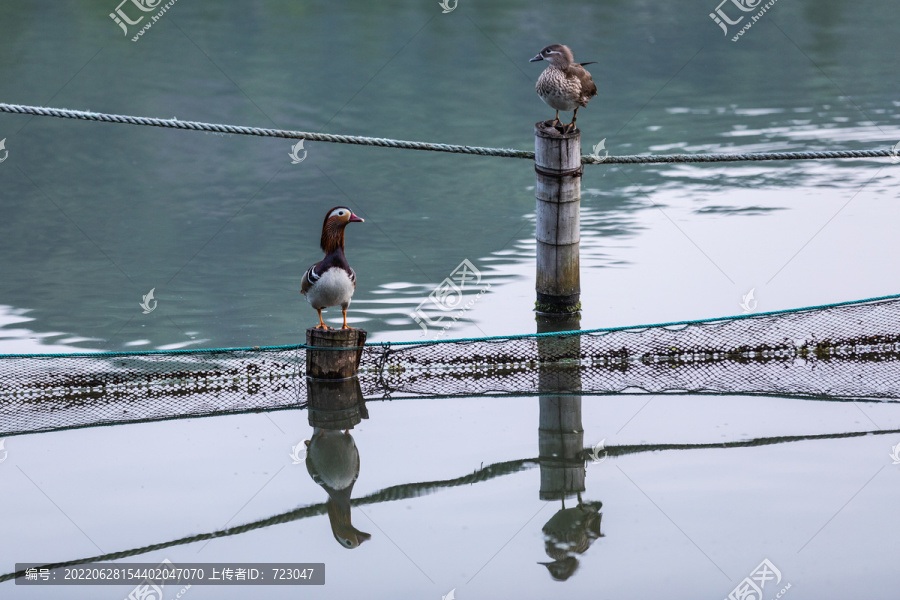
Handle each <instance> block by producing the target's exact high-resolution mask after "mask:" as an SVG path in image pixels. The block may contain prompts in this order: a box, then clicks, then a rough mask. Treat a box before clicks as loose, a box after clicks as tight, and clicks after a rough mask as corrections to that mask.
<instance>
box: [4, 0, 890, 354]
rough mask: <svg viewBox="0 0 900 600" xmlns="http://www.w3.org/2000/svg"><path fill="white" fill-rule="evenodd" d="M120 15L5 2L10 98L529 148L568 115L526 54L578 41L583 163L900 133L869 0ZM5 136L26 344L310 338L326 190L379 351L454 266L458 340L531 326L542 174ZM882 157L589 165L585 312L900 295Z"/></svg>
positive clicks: (39, 132)
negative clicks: (474, 292)
mask: <svg viewBox="0 0 900 600" xmlns="http://www.w3.org/2000/svg"><path fill="white" fill-rule="evenodd" d="M863 7H868V8H863ZM114 8H115V7H112V8H111V7H110V6H107V4H106V3H104V2H87V3H80V4H78V5H68V4H65V5H59V4H57V3H38V2H28V3H24V2H21V3H14V2H13V3H7V4H6V5H5V6H4V8H3V9H2V10H3V18H2V21H0V38H2V40H3V41H2V48H3V52H2V55H0V100H2V101H5V102H12V103H23V104H36V105H51V106H62V107H68V108H79V109H90V110H94V111H105V112H113V113H120V114H135V115H148V116H156V117H166V118H168V117H177V118H179V119H187V120H200V121H208V122H217V123H235V124H245V125H257V126H263V127H278V128H287V129H300V130H312V131H326V132H337V133H352V134H360V135H376V136H384V137H393V138H398V139H413V140H428V141H440V142H447V143H464V144H474V145H485V146H495V147H515V148H525V149H527V148H530V147H532V145H533V138H532V130H531V125H532V123H534V122H535V121H536V120H538V119H543V118H547V117H548V116H552V114H548V113H549V111H548V109H547V107H546V106H544V105H543V103H542V102H541V101H540V99H539V98H538V97H537V96H536V94H535V93H534V91H533V82H534V80H535V79H536V77H537V75H538V73H539V72H540V66H539V65H536V64H529V63H528V59H529V58H530V57H531V56H533V55H534V54H535V52H536V50H539V49H540V47H541V46H542V45H544V44H545V43H549V42H553V41H565V42H567V43H568V44H569V45H570V46H572V48H573V49H574V51H575V52H576V57H577V58H578V59H579V60H585V61H586V60H596V61H599V63H598V64H596V65H591V66H590V69H592V71H593V73H594V78H595V79H596V81H597V82H598V85H599V88H600V95H599V97H597V98H595V99H594V100H593V101H592V102H591V104H590V106H589V107H588V108H587V109H585V110H583V111H582V113H581V120H580V121H579V124H580V125H581V126H582V129H583V132H584V133H583V146H584V151H585V152H586V153H587V152H590V149H591V147H592V146H593V145H594V144H597V143H599V142H600V140H601V139H605V140H606V141H605V145H606V148H607V149H608V150H609V151H610V152H611V153H613V154H623V153H644V152H656V153H665V152H701V151H723V150H747V151H751V150H803V149H839V148H873V147H877V148H885V147H889V146H891V145H893V143H895V142H896V139H900V130H898V127H897V121H896V119H897V117H898V114H897V113H898V107H897V98H898V97H900V95H898V93H897V92H898V90H897V86H898V83H897V78H896V73H895V67H894V64H893V61H892V59H891V53H890V49H891V47H892V45H893V38H894V34H895V31H896V28H895V27H893V26H892V24H893V20H895V19H896V16H895V15H894V13H893V12H892V11H888V10H885V8H884V6H883V5H881V4H877V3H871V4H867V3H863V4H854V5H853V6H851V5H848V4H846V3H841V2H830V1H829V2H812V1H811V0H810V1H800V0H792V1H790V2H784V3H779V4H778V5H776V8H775V9H773V11H772V12H770V13H769V14H768V15H765V16H764V18H763V19H762V20H761V21H760V22H759V23H758V24H757V25H755V26H754V28H753V29H751V30H750V31H748V32H747V33H746V34H745V35H744V36H743V38H741V40H740V41H739V42H737V43H733V42H730V41H728V39H726V38H725V37H724V36H723V35H722V32H721V30H720V29H719V28H718V27H717V26H716V25H715V24H714V23H713V22H712V20H711V19H710V18H709V17H708V16H707V15H708V13H709V12H711V11H712V9H713V8H715V7H712V8H710V7H709V6H707V5H706V3H704V2H699V1H698V2H689V3H681V4H678V5H677V6H676V5H670V4H663V3H644V2H632V3H625V2H598V3H572V2H563V3H554V4H553V6H552V8H550V7H549V6H545V5H544V4H541V3H537V2H529V3H521V2H516V3H513V2H506V3H504V2H497V3H491V4H484V3H479V4H467V3H465V2H463V3H462V4H461V5H459V7H458V8H457V9H456V10H455V11H454V12H452V13H449V14H441V12H440V7H438V6H437V5H436V2H422V3H380V2H379V3H372V2H360V3H349V4H346V5H341V6H340V7H336V6H332V5H328V4H326V3H297V2H267V3H258V4H253V5H251V6H246V7H240V8H228V7H219V6H214V5H211V4H209V3H198V2H179V3H176V4H175V5H174V6H173V7H172V8H171V9H170V10H169V12H168V13H167V14H166V15H164V18H163V19H161V20H160V21H159V22H158V23H157V24H155V25H154V26H153V27H152V28H151V29H150V30H148V31H147V32H146V33H145V35H144V36H142V37H141V38H140V39H139V41H138V42H131V41H130V38H126V37H125V36H124V35H123V33H122V30H121V29H119V28H118V27H117V26H116V25H115V23H114V22H113V21H112V20H111V19H110V18H109V17H108V13H109V12H112V10H113V9H114ZM435 9H437V10H435ZM769 17H771V18H769ZM132 29H136V28H132ZM0 136H2V137H5V138H6V148H7V149H8V151H9V157H8V159H7V160H6V161H5V162H4V163H2V164H0V256H2V257H3V261H2V264H0V281H2V288H0V304H2V305H4V306H6V307H7V308H5V309H4V311H5V313H6V317H4V323H7V325H6V327H4V328H3V329H0V332H2V333H0V336H2V337H0V340H2V342H3V343H2V345H0V349H3V350H6V351H8V352H15V351H24V350H32V351H37V350H40V349H41V347H42V346H43V347H44V349H45V350H47V349H49V350H56V349H59V348H60V346H66V347H75V348H85V349H90V348H95V349H108V350H115V349H150V348H159V347H172V346H186V347H222V346H243V345H266V344H287V343H294V342H296V341H298V339H300V338H302V335H303V334H302V332H303V330H304V329H305V328H306V327H307V326H308V325H310V324H312V323H313V322H314V319H315V313H314V312H313V311H312V310H311V309H310V308H309V306H308V305H307V304H306V302H305V301H304V300H303V298H302V297H301V296H299V294H298V291H299V278H300V276H301V275H302V273H303V270H304V269H305V268H306V267H307V266H308V265H309V264H311V263H312V262H314V261H316V260H318V259H319V256H320V253H319V249H318V236H319V229H320V227H321V221H322V218H323V216H324V214H325V212H326V211H327V210H328V209H329V208H330V207H332V206H334V205H338V204H346V205H348V206H350V207H351V208H353V210H355V211H357V212H358V213H359V214H360V215H362V216H363V217H365V219H366V223H365V224H364V225H361V226H354V227H353V228H352V229H351V230H350V231H349V233H348V240H347V254H348V256H349V258H350V261H351V264H352V265H353V266H354V268H355V269H356V271H357V272H358V274H359V287H358V289H357V292H356V296H355V298H354V305H353V308H352V310H351V318H352V320H353V322H354V323H356V324H358V325H360V326H363V327H365V328H367V329H368V330H369V331H370V333H371V335H372V337H373V339H423V337H424V336H423V334H422V333H421V331H420V330H419V328H418V327H417V326H416V325H415V323H414V322H413V320H412V319H411V318H410V317H409V313H410V312H411V311H412V310H413V309H415V307H416V306H417V305H418V304H419V302H421V301H422V300H424V299H425V298H426V297H427V296H428V294H429V293H430V291H431V289H432V288H433V287H434V286H435V285H436V284H437V283H439V282H440V281H441V280H443V278H445V277H447V276H448V275H449V274H450V273H451V272H452V271H453V269H454V268H455V267H456V266H457V265H458V264H459V263H460V262H461V261H462V260H463V259H469V260H470V261H471V262H472V263H473V264H474V265H476V266H477V267H478V268H479V269H481V270H482V271H483V273H484V275H485V276H486V281H487V282H490V283H491V284H492V285H491V289H490V292H489V293H488V294H486V295H485V296H484V297H482V298H480V299H479V301H478V303H477V305H476V306H474V307H473V308H472V309H470V310H469V311H468V312H467V314H466V315H465V317H464V318H463V319H462V320H461V321H459V322H457V323H456V324H455V325H454V326H453V327H452V328H451V329H450V330H449V331H448V332H447V334H446V337H457V336H464V335H481V334H482V333H488V334H492V335H494V334H504V333H526V332H530V331H533V320H532V314H531V308H532V302H533V291H532V290H533V287H532V286H533V260H534V258H533V242H532V240H533V235H534V224H533V223H534V221H533V212H534V208H533V206H534V198H533V190H532V189H531V187H530V186H532V185H533V183H534V181H533V172H532V169H531V165H530V164H529V162H528V161H520V160H513V159H501V158H480V157H464V156H455V155H445V154H436V153H423V152H411V151H401V150H387V149H375V148H365V147H353V146H346V145H331V144H324V143H309V142H307V143H306V150H307V152H308V154H307V158H306V159H305V160H304V161H303V162H301V163H300V164H296V165H294V164H291V161H290V158H289V157H288V153H289V152H290V150H291V143H290V142H288V141H283V140H282V141H278V140H270V139H261V138H249V137H242V136H217V135H212V134H202V133H190V132H179V131H171V130H161V129H152V128H139V127H129V126H121V125H106V124H99V123H85V122H78V121H70V120H66V121H63V120H57V119H50V118H34V117H25V116H12V115H7V114H3V115H0ZM895 138H896V139H895ZM891 166H892V165H890V163H889V161H887V160H884V159H881V160H876V161H849V162H828V163H817V164H813V163H809V162H804V163H767V164H764V165H758V164H755V165H746V164H730V165H726V166H700V167H688V166H681V167H677V166H676V167H666V166H653V167H624V168H620V167H603V166H600V167H589V168H588V172H587V174H586V175H585V177H584V182H583V207H584V213H585V214H584V225H583V233H582V235H583V258H582V262H583V273H582V278H583V289H584V300H583V301H584V306H585V313H584V319H583V323H582V325H583V326H604V325H621V324H631V323H641V322H654V321H660V320H671V319H679V318H694V317H707V316H719V315H727V314H734V313H737V312H740V306H739V302H740V299H741V296H742V295H743V294H745V293H746V292H747V291H748V290H749V289H751V288H754V289H755V290H756V298H757V299H759V301H760V305H759V306H760V308H759V310H763V309H766V310H772V309H777V308H790V307H793V306H801V305H809V304H819V303H823V302H827V301H832V300H847V299H853V298H861V297H866V296H872V295H876V294H879V293H892V292H896V291H897V290H896V286H895V285H893V283H892V278H890V277H884V272H883V270H882V268H881V267H878V268H867V267H865V266H863V267H862V268H860V263H862V264H864V265H865V264H871V263H872V261H874V260H876V259H879V258H880V256H882V255H883V254H884V253H886V252H890V251H892V250H894V249H895V246H894V244H893V236H891V235H888V234H887V233H886V232H884V231H883V230H882V229H881V228H882V226H883V220H889V219H887V217H888V215H892V214H895V213H894V210H895V208H894V206H893V204H892V203H891V202H889V201H890V200H892V199H893V193H892V192H891V191H890V190H891V189H892V186H893V183H894V172H895V171H896V169H889V168H887V167H891ZM873 178H874V179H873ZM870 180H872V181H871V182H870ZM867 182H868V185H866V184H867ZM863 186H866V187H865V188H863ZM861 189H862V190H863V192H862V194H861V196H860V197H859V198H856V199H855V200H854V203H853V204H852V205H851V207H850V208H851V209H852V210H843V211H842V212H841V213H840V214H838V217H837V218H835V219H834V220H833V222H829V219H830V218H831V217H832V216H833V215H835V214H836V213H837V212H838V211H839V210H840V209H841V207H842V205H844V204H845V203H846V202H847V200H849V199H851V198H853V197H854V196H855V195H856V194H857V192H859V191H860V190H861ZM884 196H887V197H886V198H884ZM882 200H883V202H882ZM860 215H861V216H860ZM854 217H857V219H855V220H854ZM879 217H883V218H884V219H880V218H879ZM826 223H828V227H827V228H826V229H825V230H824V232H823V233H822V234H821V235H817V234H816V232H817V230H819V229H820V228H821V227H822V226H823V225H825V224H826ZM813 238H814V241H813V243H812V244H811V245H809V246H808V247H807V246H805V244H808V243H809V241H810V240H811V239H813ZM848 248H854V254H853V256H852V257H850V256H848V252H847V249H848ZM801 249H802V252H800V254H799V255H798V256H797V258H795V259H793V260H792V261H791V263H790V265H789V268H788V269H787V270H786V271H784V272H780V271H779V269H780V268H781V267H783V266H784V265H785V264H786V263H787V261H789V259H791V257H792V255H794V254H795V253H797V252H798V251H799V250H801ZM851 258H852V260H851ZM776 272H778V273H779V274H778V277H776V278H775V279H774V280H773V279H771V278H772V276H773V275H774V274H775V273H776ZM723 275H724V277H723ZM797 283H801V284H802V285H796V284H797ZM151 289H154V290H155V291H154V297H155V299H156V300H157V301H158V308H157V309H156V310H155V311H154V312H153V313H151V314H147V315H145V314H143V313H142V310H141V308H140V306H139V303H140V301H141V299H142V296H143V295H144V294H147V293H148V292H149V291H150V290H151ZM23 313H24V316H21V317H18V318H16V317H15V315H23ZM332 313H334V311H332ZM331 317H332V318H333V317H334V314H332V315H331ZM24 318H29V319H31V320H30V321H27V322H22V319H24ZM15 320H18V321H19V322H18V323H16V324H12V323H10V321H15Z"/></svg>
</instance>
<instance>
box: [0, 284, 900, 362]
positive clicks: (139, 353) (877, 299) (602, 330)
mask: <svg viewBox="0 0 900 600" xmlns="http://www.w3.org/2000/svg"><path fill="white" fill-rule="evenodd" d="M898 299H900V294H892V295H890V296H877V297H875V298H866V299H865V300H847V301H844V302H834V303H832V304H819V305H817V306H806V307H803V308H788V309H784V310H773V311H769V312H761V313H751V314H747V315H734V316H731V317H719V318H714V319H693V320H689V321H670V322H667V323H654V324H652V325H630V326H624V327H601V328H599V329H576V330H575V331H554V332H549V333H523V334H516V335H495V336H487V337H480V338H456V339H451V340H437V341H432V342H368V343H366V344H364V346H366V347H369V348H389V347H391V346H436V345H438V344H464V343H470V342H496V341H506V340H520V339H531V338H534V339H537V338H548V337H563V336H569V335H576V334H577V335H592V334H608V333H614V332H617V331H631V330H644V329H658V328H660V327H676V326H682V325H684V326H687V325H708V324H712V323H719V322H723V321H738V320H743V319H759V318H761V317H771V316H777V315H787V314H791V313H799V312H804V311H811V310H825V309H829V308H838V307H841V306H854V305H859V304H869V303H874V302H886V301H889V300H898ZM301 348H303V349H311V348H322V349H323V350H359V346H347V347H341V348H332V347H321V346H309V345H307V344H291V345H287V346H244V347H238V348H198V349H188V350H137V351H131V352H72V353H66V354H0V359H4V358H11V359H12V358H86V357H95V358H114V357H129V356H131V357H133V356H153V355H160V354H162V355H178V354H188V355H190V354H213V353H225V352H262V351H279V350H298V349H301Z"/></svg>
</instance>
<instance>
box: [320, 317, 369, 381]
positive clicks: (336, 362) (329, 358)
mask: <svg viewBox="0 0 900 600" xmlns="http://www.w3.org/2000/svg"><path fill="white" fill-rule="evenodd" d="M367 336H368V334H367V333H366V330H365V329H316V328H315V327H310V328H309V329H307V330H306V345H307V346H312V348H307V349H306V375H307V377H314V378H315V379H346V378H347V377H353V376H354V375H356V372H357V371H358V370H359V359H360V357H361V356H362V345H363V344H365V343H366V337H367ZM330 348H348V349H347V350H331V349H330Z"/></svg>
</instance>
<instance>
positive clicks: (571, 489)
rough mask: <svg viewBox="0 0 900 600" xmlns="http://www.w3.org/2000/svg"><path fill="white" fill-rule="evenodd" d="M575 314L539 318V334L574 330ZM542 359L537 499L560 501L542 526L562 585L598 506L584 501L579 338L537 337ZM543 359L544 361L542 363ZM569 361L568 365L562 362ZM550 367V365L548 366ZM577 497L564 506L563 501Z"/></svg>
mask: <svg viewBox="0 0 900 600" xmlns="http://www.w3.org/2000/svg"><path fill="white" fill-rule="evenodd" d="M578 324H579V316H578V315H577V314H575V315H570V316H569V315H567V316H564V317H550V316H545V315H540V314H539V315H538V317H537V325H538V333H548V332H554V331H574V330H576V329H578V328H579V327H578ZM538 353H539V354H540V356H541V359H542V360H541V367H540V372H539V385H540V388H539V391H540V393H541V396H540V423H539V425H538V447H539V459H540V467H541V490H540V498H541V500H559V501H560V505H561V508H560V509H559V510H558V511H557V512H556V514H554V515H553V516H552V517H551V518H550V520H549V521H547V523H546V524H545V525H544V527H543V528H542V531H543V533H544V551H545V552H546V553H547V556H548V557H550V558H551V559H552V561H551V562H542V563H539V564H542V565H544V566H545V567H547V570H548V571H549V572H550V576H551V577H553V579H554V580H556V581H565V580H567V579H569V578H570V577H571V576H572V575H574V574H575V571H576V570H577V569H578V564H579V562H578V558H577V555H579V554H583V553H584V552H585V551H586V550H587V549H588V548H590V546H591V544H592V543H593V542H594V540H596V539H597V538H599V537H603V534H602V533H600V521H601V518H602V514H601V513H600V508H601V507H602V506H603V503H602V502H599V501H598V502H585V501H583V500H582V497H581V494H582V492H584V491H585V487H584V477H585V463H584V460H585V456H584V429H583V428H582V424H581V396H580V395H578V394H579V393H580V391H581V371H580V369H579V362H578V361H579V359H580V356H581V338H580V337H579V336H566V337H548V338H538ZM545 361H546V362H545ZM566 361H571V362H566ZM547 363H552V364H547ZM573 496H574V497H575V498H576V499H577V502H576V505H575V506H574V507H572V508H566V500H567V499H568V498H571V497H573Z"/></svg>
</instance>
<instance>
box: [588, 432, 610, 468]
mask: <svg viewBox="0 0 900 600" xmlns="http://www.w3.org/2000/svg"><path fill="white" fill-rule="evenodd" d="M601 452H603V455H602V456H601V455H600V453H601ZM607 456H608V455H607V452H606V438H603V439H602V440H600V441H599V442H598V443H597V445H596V446H594V447H593V448H591V453H590V457H591V464H592V465H597V464H600V463H602V462H603V461H604V460H606V459H607Z"/></svg>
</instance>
